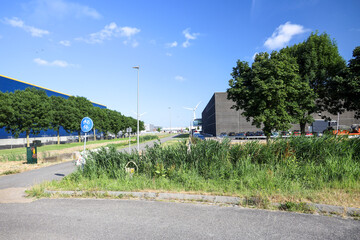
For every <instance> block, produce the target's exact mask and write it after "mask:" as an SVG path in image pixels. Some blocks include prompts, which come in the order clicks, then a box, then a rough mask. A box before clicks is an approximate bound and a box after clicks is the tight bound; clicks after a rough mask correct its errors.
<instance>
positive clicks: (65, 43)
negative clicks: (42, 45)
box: [59, 40, 71, 47]
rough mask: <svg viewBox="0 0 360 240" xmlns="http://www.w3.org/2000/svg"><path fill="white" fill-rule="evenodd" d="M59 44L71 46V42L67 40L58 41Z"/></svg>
mask: <svg viewBox="0 0 360 240" xmlns="http://www.w3.org/2000/svg"><path fill="white" fill-rule="evenodd" d="M59 43H60V44H61V45H63V46H65V47H70V46H71V42H70V41H68V40H62V41H60V42H59Z"/></svg>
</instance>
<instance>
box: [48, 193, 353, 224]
mask: <svg viewBox="0 0 360 240" xmlns="http://www.w3.org/2000/svg"><path fill="white" fill-rule="evenodd" d="M44 193H46V194H51V195H52V194H61V195H70V196H81V195H83V194H89V193H90V194H99V195H101V194H107V195H110V196H113V197H122V196H127V197H134V198H140V199H150V200H184V201H199V202H209V203H218V204H219V203H220V204H234V205H245V206H249V205H259V203H261V199H259V198H256V197H254V198H239V197H228V196H213V195H195V194H182V193H155V192H122V191H94V192H91V191H49V190H45V191H44ZM306 205H307V206H308V207H309V208H310V209H313V210H314V211H315V212H317V213H319V214H325V215H340V216H348V217H356V218H359V217H360V208H352V207H349V208H346V207H341V206H332V205H326V204H317V203H306ZM271 206H274V207H276V208H281V206H282V204H280V203H271Z"/></svg>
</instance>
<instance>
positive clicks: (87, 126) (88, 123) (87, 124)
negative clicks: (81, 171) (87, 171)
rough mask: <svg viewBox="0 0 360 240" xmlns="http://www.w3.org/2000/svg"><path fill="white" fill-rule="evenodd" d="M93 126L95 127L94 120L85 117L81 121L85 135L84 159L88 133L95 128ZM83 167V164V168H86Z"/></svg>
mask: <svg viewBox="0 0 360 240" xmlns="http://www.w3.org/2000/svg"><path fill="white" fill-rule="evenodd" d="M93 126H94V123H93V120H91V118H89V117H84V118H83V119H82V120H81V123H80V127H81V131H83V132H84V133H85V140H84V151H83V156H82V157H83V158H84V159H85V149H86V133H87V132H90V131H91V129H92V128H93ZM83 165H84V164H83V163H82V164H81V166H82V168H83V167H84V166H83Z"/></svg>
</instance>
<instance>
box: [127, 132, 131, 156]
mask: <svg viewBox="0 0 360 240" xmlns="http://www.w3.org/2000/svg"><path fill="white" fill-rule="evenodd" d="M128 134H129V153H131V151H130V132H128Z"/></svg>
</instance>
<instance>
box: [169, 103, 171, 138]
mask: <svg viewBox="0 0 360 240" xmlns="http://www.w3.org/2000/svg"><path fill="white" fill-rule="evenodd" d="M169 113H170V133H171V107H169Z"/></svg>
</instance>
